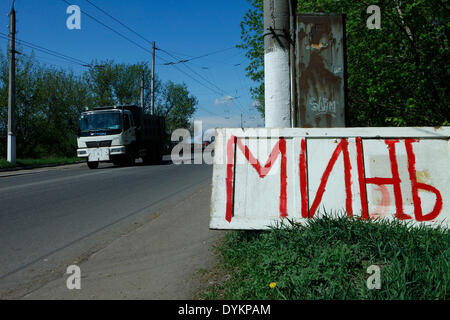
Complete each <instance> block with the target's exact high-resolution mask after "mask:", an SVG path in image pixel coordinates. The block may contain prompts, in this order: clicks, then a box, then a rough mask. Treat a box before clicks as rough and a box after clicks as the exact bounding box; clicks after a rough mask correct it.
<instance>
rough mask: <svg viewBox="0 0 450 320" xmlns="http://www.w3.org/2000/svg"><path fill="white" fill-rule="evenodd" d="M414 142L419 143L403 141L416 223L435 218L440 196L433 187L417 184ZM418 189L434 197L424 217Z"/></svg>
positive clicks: (440, 201)
mask: <svg viewBox="0 0 450 320" xmlns="http://www.w3.org/2000/svg"><path fill="white" fill-rule="evenodd" d="M414 142H419V140H416V139H406V140H405V147H406V154H407V155H408V172H409V179H410V180H411V187H412V197H413V203H414V215H415V217H416V220H417V221H430V220H433V219H434V218H436V217H437V216H438V214H439V213H440V212H441V210H442V196H441V193H440V192H439V190H438V189H436V188H435V187H433V186H430V185H428V184H425V183H421V182H417V174H416V156H415V154H414V151H413V147H412V144H413V143H414ZM419 189H422V190H425V191H429V192H433V193H434V194H435V195H436V203H435V205H434V208H433V210H432V211H431V212H430V213H428V214H426V215H423V213H422V203H421V201H420V197H419V194H418V191H419Z"/></svg>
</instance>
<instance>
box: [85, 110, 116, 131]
mask: <svg viewBox="0 0 450 320" xmlns="http://www.w3.org/2000/svg"><path fill="white" fill-rule="evenodd" d="M121 131H122V125H121V117H120V113H119V112H94V113H87V114H82V115H81V117H80V120H79V124H78V135H79V136H95V135H110V134H119V133H120V132H121Z"/></svg>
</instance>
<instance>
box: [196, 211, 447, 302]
mask: <svg viewBox="0 0 450 320" xmlns="http://www.w3.org/2000/svg"><path fill="white" fill-rule="evenodd" d="M449 244H450V243H449V232H448V230H446V229H445V228H443V227H438V228H430V227H424V226H423V227H412V226H411V225H410V224H407V223H404V222H399V221H393V222H388V221H377V222H373V221H363V220H360V219H349V218H347V217H330V216H326V217H323V218H320V219H313V220H311V221H309V222H308V223H307V225H304V226H302V225H298V224H294V223H292V222H288V223H284V224H282V225H280V226H279V227H277V228H274V229H271V230H270V231H234V232H230V233H228V234H227V235H226V237H225V240H224V241H223V242H221V243H220V244H219V246H218V247H217V253H218V254H219V257H220V260H221V263H220V264H219V266H218V267H217V269H218V270H219V271H217V270H216V271H215V273H220V274H222V275H223V276H224V279H225V280H224V281H222V282H220V281H219V282H217V283H216V284H214V285H212V286H209V287H208V288H206V289H205V290H204V291H203V292H202V293H201V294H200V295H199V298H200V299H232V300H233V299H242V300H251V299H263V300H265V299H274V300H278V299H287V300H302V299H358V300H359V299H382V300H391V299H440V300H444V299H449V293H448V292H449V268H448V256H449V250H450V249H449V248H450V246H449ZM370 265H377V266H379V267H380V269H381V271H380V274H381V289H378V290H377V289H372V290H369V289H368V288H367V278H368V277H369V276H370V274H368V273H367V268H368V267H369V266H370ZM271 284H272V285H271Z"/></svg>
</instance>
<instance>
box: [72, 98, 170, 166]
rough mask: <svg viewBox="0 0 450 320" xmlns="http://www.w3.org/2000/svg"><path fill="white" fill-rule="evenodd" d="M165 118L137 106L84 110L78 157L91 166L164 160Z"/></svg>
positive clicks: (78, 141)
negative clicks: (104, 163)
mask: <svg viewBox="0 0 450 320" xmlns="http://www.w3.org/2000/svg"><path fill="white" fill-rule="evenodd" d="M165 130H166V128H165V119H164V117H160V116H155V115H151V114H148V113H145V112H144V111H143V110H142V108H141V107H138V106H135V105H126V106H105V107H97V108H94V110H92V111H86V112H82V113H81V115H80V118H79V121H78V137H77V145H78V148H77V156H78V157H79V158H84V159H86V162H87V165H88V167H89V168H90V169H96V168H98V165H99V163H100V162H112V163H114V164H115V165H118V166H132V165H134V164H135V160H136V159H138V158H142V160H143V162H144V163H147V164H148V163H157V162H160V161H161V160H162V154H163V148H164V141H165V134H166V132H165Z"/></svg>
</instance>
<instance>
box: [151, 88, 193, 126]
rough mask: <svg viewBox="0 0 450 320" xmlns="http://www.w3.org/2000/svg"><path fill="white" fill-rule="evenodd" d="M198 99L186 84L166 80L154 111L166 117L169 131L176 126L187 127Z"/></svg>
mask: <svg viewBox="0 0 450 320" xmlns="http://www.w3.org/2000/svg"><path fill="white" fill-rule="evenodd" d="M197 104H198V100H197V98H196V97H194V96H192V95H191V94H190V93H189V91H188V89H187V86H186V85H185V84H184V83H183V84H175V83H173V82H172V81H168V82H167V83H165V84H164V86H163V88H162V91H161V97H160V99H159V100H158V103H157V106H156V109H155V113H156V114H158V115H161V116H163V117H165V118H166V126H167V129H168V131H169V132H172V131H173V130H175V129H178V128H189V119H190V118H191V117H192V115H193V114H194V113H195V110H196V107H195V106H196V105H197Z"/></svg>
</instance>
